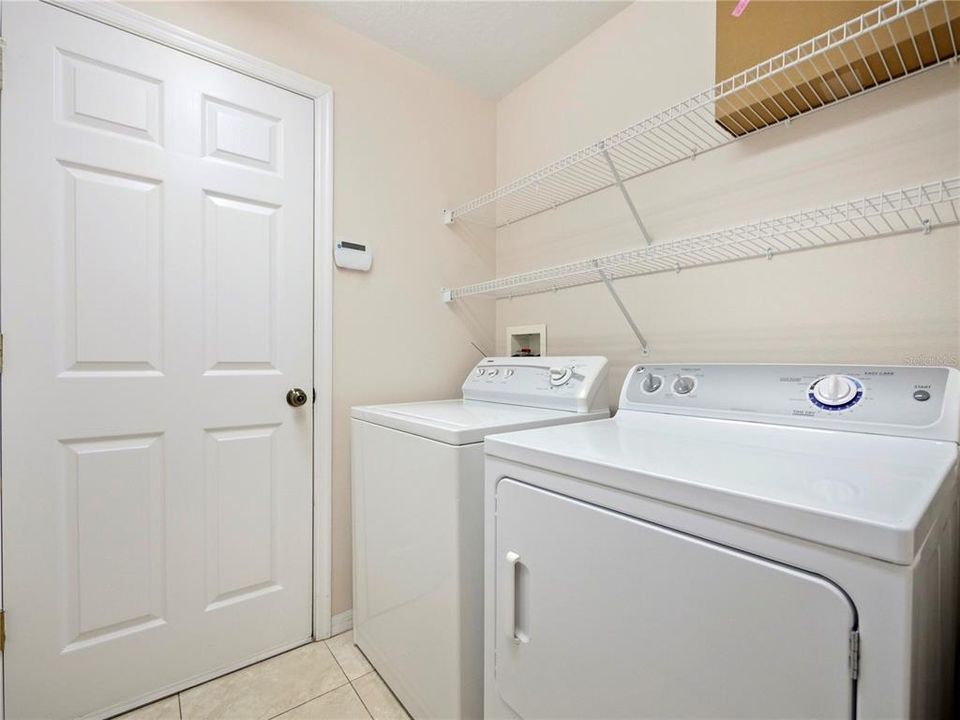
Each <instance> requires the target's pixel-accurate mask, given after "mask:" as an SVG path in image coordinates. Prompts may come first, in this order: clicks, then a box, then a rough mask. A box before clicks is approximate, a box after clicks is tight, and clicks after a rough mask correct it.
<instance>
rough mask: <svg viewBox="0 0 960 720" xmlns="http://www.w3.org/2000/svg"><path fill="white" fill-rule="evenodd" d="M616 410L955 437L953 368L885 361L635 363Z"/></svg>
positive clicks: (959, 393) (959, 430) (959, 388)
mask: <svg viewBox="0 0 960 720" xmlns="http://www.w3.org/2000/svg"><path fill="white" fill-rule="evenodd" d="M620 411H621V412H623V411H640V412H663V413H671V414H681V415H694V416H700V417H715V418H722V419H730V420H746V421H755V422H769V423H777V424H784V425H799V426H806V427H819V428H830V429H839V430H851V431H855V432H871V433H879V434H883V435H901V436H904V437H927V438H931V439H938V440H950V441H953V442H956V441H957V440H958V435H960V421H958V416H960V373H958V371H957V370H956V369H955V368H945V367H918V366H887V365H681V364H671V365H652V364H651V365H636V366H634V367H633V368H632V369H631V370H630V372H629V373H628V374H627V379H626V381H625V382H624V385H623V390H622V392H621V396H620Z"/></svg>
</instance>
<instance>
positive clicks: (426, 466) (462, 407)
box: [351, 357, 610, 719]
mask: <svg viewBox="0 0 960 720" xmlns="http://www.w3.org/2000/svg"><path fill="white" fill-rule="evenodd" d="M606 383H607V361H606V358H602V357H554V358H486V359H484V360H483V361H482V362H480V363H479V364H478V365H477V366H476V368H474V369H473V370H471V372H470V374H469V376H468V377H467V379H466V380H465V381H464V383H463V399H462V400H445V401H440V402H420V403H405V404H398V405H380V406H371V407H355V408H353V411H352V416H353V420H352V422H351V433H352V444H353V447H352V463H353V473H352V475H353V478H352V482H353V623H354V641H355V642H356V644H357V645H358V646H359V647H360V649H361V650H363V652H364V654H366V656H367V657H368V658H369V659H370V662H371V663H373V665H374V667H375V668H376V669H377V670H378V671H379V672H380V674H381V675H382V676H383V679H384V680H385V681H386V682H387V684H388V685H389V686H390V688H391V689H392V690H393V692H394V693H395V694H396V695H397V697H398V698H399V699H400V701H401V702H402V703H403V704H404V705H405V706H406V708H407V710H409V712H410V713H411V714H412V715H413V716H414V717H416V718H449V719H452V718H479V717H481V713H482V696H483V665H482V662H483V635H482V631H481V628H482V623H483V439H484V437H485V436H486V435H487V434H489V433H491V432H503V431H507V430H515V429H522V428H534V427H541V426H545V425H561V424H566V423H578V422H582V421H585V420H596V419H601V418H606V417H609V415H610V412H609V407H608V399H607V389H606Z"/></svg>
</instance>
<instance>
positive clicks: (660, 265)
mask: <svg viewBox="0 0 960 720" xmlns="http://www.w3.org/2000/svg"><path fill="white" fill-rule="evenodd" d="M958 224H960V177H955V178H949V179H946V180H938V181H935V182H930V183H926V184H924V185H917V186H915V187H908V188H903V189H900V190H894V191H891V192H884V193H880V194H879V195H871V196H869V197H865V198H861V199H858V200H852V201H849V202H843V203H839V204H836V205H830V206H828V207H821V208H816V209H814V210H807V211H804V212H799V213H796V214H793V215H786V216H783V217H778V218H774V219H772V220H762V221H760V222H755V223H750V224H748V225H739V226H736V227H732V228H727V229H725V230H720V231H717V232H711V233H706V234H704V235H697V236H694V237H689V238H684V239H682V240H674V241H670V242H660V243H657V244H655V245H649V246H646V247H639V248H635V249H631V250H623V251H620V252H616V253H611V254H609V255H600V256H597V257H593V258H588V259H586V260H579V261H577V262H571V263H566V264H564V265H557V266H555V267H550V268H545V269H542V270H534V271H531V272H525V273H520V274H518V275H510V276H508V277H504V278H500V279H498V280H490V281H487V282H481V283H477V284H475V285H467V286H465V287H460V288H456V289H452V290H450V289H444V290H443V299H444V300H446V301H447V302H450V301H452V300H457V299H460V298H464V297H469V296H471V295H492V296H495V297H498V298H504V297H517V296H521V295H530V294H533V293H542V292H548V291H554V290H561V289H563V288H568V287H574V286H577V285H587V284H590V283H598V282H604V280H605V279H606V280H615V279H617V278H626V277H635V276H638V275H650V274H653V273H661V272H668V271H680V270H681V269H683V268H690V267H697V266H702V265H714V264H718V263H725V262H730V261H734V260H746V259H750V258H761V257H771V256H773V255H776V254H780V253H788V252H796V251H799V250H808V249H812V248H819V247H826V246H829V245H838V244H841V243H848V242H856V241H859V240H869V239H874V238H881V237H888V236H891V235H899V234H902V233H907V232H913V231H922V232H925V233H926V232H930V231H932V230H933V229H935V228H939V227H948V226H952V225H958Z"/></svg>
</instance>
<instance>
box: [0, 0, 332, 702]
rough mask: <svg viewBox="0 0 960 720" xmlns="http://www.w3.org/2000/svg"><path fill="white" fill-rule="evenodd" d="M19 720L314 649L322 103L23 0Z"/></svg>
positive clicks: (6, 495) (13, 565) (9, 423)
mask: <svg viewBox="0 0 960 720" xmlns="http://www.w3.org/2000/svg"><path fill="white" fill-rule="evenodd" d="M2 12H3V17H2V21H3V35H4V37H5V40H6V43H7V50H6V53H5V58H4V65H5V67H4V87H3V108H2V127H0V142H2V147H3V154H2V166H0V173H2V180H0V205H2V218H0V235H2V239H0V269H2V279H0V321H2V330H3V334H4V338H5V344H6V350H7V352H6V363H5V366H4V369H3V375H2V477H3V572H4V578H3V580H4V583H3V584H4V606H5V609H6V613H7V623H8V627H9V632H8V636H7V646H6V652H5V655H4V674H5V677H4V680H5V683H4V685H5V695H6V697H5V703H6V705H5V708H6V717H7V718H8V720H9V719H11V718H17V719H19V718H66V717H76V716H83V715H86V714H94V715H97V714H104V713H106V712H108V711H109V710H110V709H120V708H122V707H126V706H129V705H130V704H131V703H133V702H135V701H137V700H139V699H145V698H147V697H149V696H155V695H157V694H158V693H160V692H161V691H162V690H163V689H164V688H171V689H173V688H177V687H180V686H183V685H184V684H186V683H188V682H189V681H191V680H192V679H196V678H201V677H205V676H209V675H211V674H212V673H215V672H218V671H222V670H225V669H230V668H233V667H237V666H239V665H242V664H244V663H245V662H248V661H250V660H253V659H256V658H259V657H263V656H265V655H267V654H270V653H272V652H276V651H278V650H281V649H284V648H288V647H291V646H294V645H296V644H299V643H302V642H305V641H307V640H309V638H310V634H311V523H312V510H311V506H312V503H311V497H312V483H311V436H312V420H311V412H310V404H309V403H308V404H307V405H305V406H303V407H300V408H294V407H291V406H290V405H288V404H287V402H286V400H285V395H286V393H287V391H288V389H290V388H293V387H301V388H304V389H305V390H306V391H307V393H308V394H309V393H310V392H311V387H312V357H313V355H312V347H313V333H312V313H313V311H312V307H313V305H312V302H313V301H312V298H313V282H312V278H313V270H312V268H313V257H312V245H313V240H312V238H313V230H312V228H313V177H314V172H313V170H314V169H313V159H312V158H313V143H314V137H313V127H314V122H313V103H312V101H310V100H309V99H307V98H304V97H301V96H299V95H296V94H294V93H291V92H288V91H285V90H281V89H279V88H277V87H274V86H272V85H269V84H266V83H263V82H259V81H256V80H253V79H251V78H249V77H246V76H244V75H241V74H239V73H235V72H232V71H230V70H226V69H224V68H221V67H218V66H216V65H213V64H211V63H207V62H204V61H202V60H199V59H197V58H194V57H191V56H189V55H186V54H183V53H180V52H178V51H176V50H172V49H170V48H166V47H163V46H161V45H159V44H156V43H153V42H150V41H148V40H145V39H142V38H139V37H136V36H134V35H131V34H128V33H125V32H123V31H121V30H117V29H114V28H111V27H108V26H106V25H103V24H100V23H98V22H95V21H93V20H89V19H85V18H82V17H80V16H78V15H75V14H73V13H70V12H68V11H65V10H62V9H57V8H53V7H50V6H47V5H43V4H40V3H34V2H29V3H18V2H13V3H12V2H4V3H3V6H2Z"/></svg>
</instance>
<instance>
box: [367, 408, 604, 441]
mask: <svg viewBox="0 0 960 720" xmlns="http://www.w3.org/2000/svg"><path fill="white" fill-rule="evenodd" d="M350 415H351V417H353V418H355V419H357V420H365V421H366V422H369V423H373V424H375V425H382V426H384V427H388V428H393V429H394V430H403V431H404V432H408V433H413V434H414V435H420V436H421V437H426V438H430V439H431V440H437V441H439V442H443V443H447V444H448V445H468V444H470V443H478V442H482V441H483V439H484V437H486V436H487V435H489V434H490V433H494V432H510V431H512V430H525V429H527V428H537V427H541V426H544V425H559V424H561V423H571V422H582V421H584V420H599V419H603V418H606V417H609V415H610V413H609V412H606V411H599V412H587V413H585V412H579V413H578V412H572V411H566V410H547V409H544V408H532V407H525V406H523V405H506V404H503V403H496V402H482V401H477V400H438V401H435V402H416V403H399V404H394V405H367V406H362V407H355V408H352V409H351V412H350Z"/></svg>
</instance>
